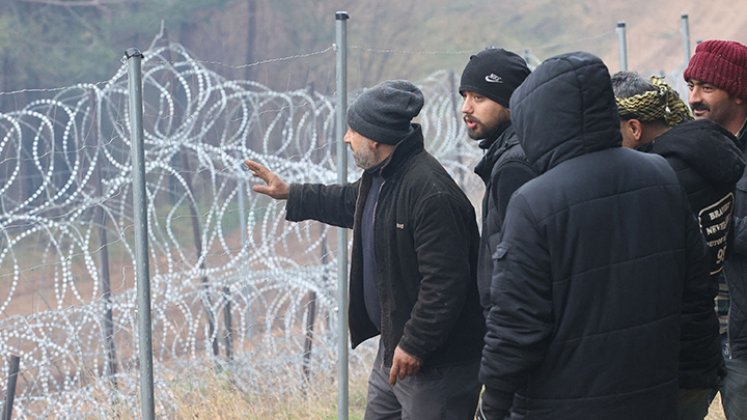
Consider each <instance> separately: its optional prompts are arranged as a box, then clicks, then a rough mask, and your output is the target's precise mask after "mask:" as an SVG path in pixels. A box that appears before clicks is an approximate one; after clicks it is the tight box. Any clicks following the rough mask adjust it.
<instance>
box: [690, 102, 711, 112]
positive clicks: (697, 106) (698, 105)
mask: <svg viewBox="0 0 747 420" xmlns="http://www.w3.org/2000/svg"><path fill="white" fill-rule="evenodd" d="M690 109H692V110H693V111H710V110H711V107H709V106H708V105H706V104H705V103H703V102H693V103H691V104H690Z"/></svg>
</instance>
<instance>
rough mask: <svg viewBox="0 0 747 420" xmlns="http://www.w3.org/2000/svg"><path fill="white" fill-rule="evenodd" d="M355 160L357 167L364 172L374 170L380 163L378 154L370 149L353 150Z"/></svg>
mask: <svg viewBox="0 0 747 420" xmlns="http://www.w3.org/2000/svg"><path fill="white" fill-rule="evenodd" d="M353 160H354V161H355V165H356V166H357V167H359V168H361V169H363V170H366V169H369V168H373V167H374V166H376V164H377V163H378V162H377V156H376V154H375V153H374V152H373V151H372V150H370V149H364V150H358V151H355V150H353Z"/></svg>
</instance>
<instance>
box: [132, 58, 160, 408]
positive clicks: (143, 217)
mask: <svg viewBox="0 0 747 420" xmlns="http://www.w3.org/2000/svg"><path fill="white" fill-rule="evenodd" d="M125 59H126V60H127V61H128V64H129V67H128V73H127V74H128V85H127V86H128V91H129V97H130V108H129V109H130V133H131V135H130V137H131V138H130V150H131V154H132V156H131V158H132V198H133V209H132V210H133V213H134V222H135V225H134V229H135V260H136V261H135V265H136V268H135V273H136V276H137V321H138V322H137V324H138V351H139V356H140V414H141V416H142V418H143V419H145V420H152V419H153V418H154V417H155V405H154V401H153V348H152V337H151V319H150V270H149V267H148V213H147V209H148V203H147V197H146V193H145V151H144V147H143V92H142V90H143V82H142V69H141V64H142V60H143V54H142V53H141V52H140V50H138V49H137V48H130V49H128V50H127V51H125Z"/></svg>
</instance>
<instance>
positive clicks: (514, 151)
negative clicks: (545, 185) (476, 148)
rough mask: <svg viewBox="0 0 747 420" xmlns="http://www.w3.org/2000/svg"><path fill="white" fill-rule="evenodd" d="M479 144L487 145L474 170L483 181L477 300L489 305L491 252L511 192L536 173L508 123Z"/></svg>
mask: <svg viewBox="0 0 747 420" xmlns="http://www.w3.org/2000/svg"><path fill="white" fill-rule="evenodd" d="M480 147H481V148H483V149H487V151H486V152H485V156H483V158H482V159H481V160H480V162H479V163H478V164H477V166H476V167H475V173H476V174H477V175H479V176H480V178H482V180H483V182H485V196H484V197H483V200H482V235H481V236H480V252H479V254H478V257H477V285H478V288H479V290H480V304H481V305H482V307H483V310H485V311H486V312H487V311H488V310H489V309H490V281H491V279H492V277H493V253H494V252H495V247H496V245H498V242H499V241H500V238H501V225H503V219H504V218H505V215H506V206H508V201H509V199H510V198H511V195H512V194H513V193H514V191H516V190H517V189H518V188H519V187H521V186H522V185H524V184H525V183H526V182H527V181H529V180H530V179H532V178H534V177H535V176H537V173H536V172H535V170H534V169H532V166H531V165H530V164H529V162H527V158H526V156H524V150H522V148H521V146H520V145H519V139H518V138H517V137H516V131H515V130H514V128H513V126H511V125H509V126H508V127H507V128H506V129H505V130H504V131H503V132H502V133H501V134H500V135H499V136H498V137H497V138H494V139H485V140H483V141H482V142H480Z"/></svg>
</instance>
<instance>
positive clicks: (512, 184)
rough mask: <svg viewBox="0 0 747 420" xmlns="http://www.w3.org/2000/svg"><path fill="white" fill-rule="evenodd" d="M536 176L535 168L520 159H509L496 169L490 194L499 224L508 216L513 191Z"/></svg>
mask: <svg viewBox="0 0 747 420" xmlns="http://www.w3.org/2000/svg"><path fill="white" fill-rule="evenodd" d="M535 176H536V174H535V172H534V169H532V167H531V166H529V164H528V163H526V162H524V161H520V160H509V161H507V162H505V163H504V164H503V165H501V166H500V168H498V169H496V171H495V174H494V175H493V180H492V188H491V190H492V191H490V194H491V195H492V196H493V202H494V203H495V207H496V212H497V214H498V220H497V222H498V223H499V224H500V223H503V219H505V218H506V208H507V207H508V201H509V200H510V199H511V196H512V195H513V193H514V192H515V191H516V190H518V189H519V187H521V186H522V185H524V184H526V183H527V182H528V181H530V180H531V179H532V178H534V177H535ZM496 227H497V228H500V226H496Z"/></svg>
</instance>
